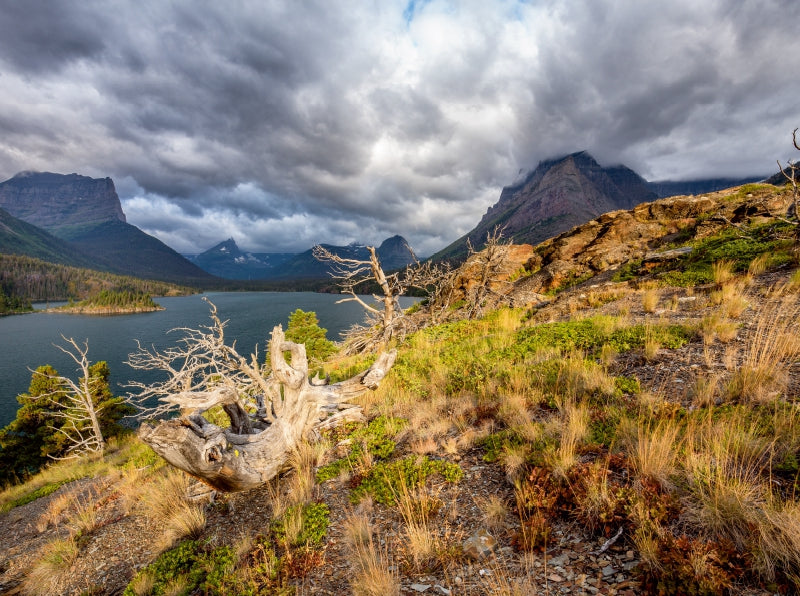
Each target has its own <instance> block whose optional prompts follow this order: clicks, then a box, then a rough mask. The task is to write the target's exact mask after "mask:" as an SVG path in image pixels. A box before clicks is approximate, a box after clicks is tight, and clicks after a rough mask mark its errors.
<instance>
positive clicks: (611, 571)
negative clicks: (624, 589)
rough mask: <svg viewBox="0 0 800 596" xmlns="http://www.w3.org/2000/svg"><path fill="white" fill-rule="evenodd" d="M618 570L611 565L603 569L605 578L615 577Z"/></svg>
mask: <svg viewBox="0 0 800 596" xmlns="http://www.w3.org/2000/svg"><path fill="white" fill-rule="evenodd" d="M615 572H616V569H614V568H613V567H612V566H611V565H607V566H606V567H603V577H609V576H610V575H614V573H615Z"/></svg>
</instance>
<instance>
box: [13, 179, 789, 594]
mask: <svg viewBox="0 0 800 596" xmlns="http://www.w3.org/2000/svg"><path fill="white" fill-rule="evenodd" d="M740 192H744V193H745V194H744V196H747V195H748V194H750V195H752V194H754V193H761V192H767V191H766V190H765V189H762V188H761V187H754V188H748V189H743V190H742V191H740ZM731 200H734V199H731ZM703 223H704V222H699V223H698V224H697V225H692V226H690V227H688V228H687V230H685V232H684V233H683V235H682V236H681V237H680V238H679V239H678V241H677V243H676V244H678V245H681V246H684V245H692V246H693V247H694V250H693V252H692V253H690V254H689V255H688V256H686V257H682V258H680V259H677V260H674V261H670V262H668V263H661V264H658V265H657V266H648V265H646V264H642V263H641V262H638V263H637V262H633V263H629V264H628V265H626V266H625V267H622V268H620V269H619V270H618V271H617V274H616V281H613V282H612V281H608V282H603V281H598V280H591V279H590V280H585V281H581V282H580V284H579V285H576V286H575V287H572V288H566V289H563V290H562V291H559V292H556V293H554V296H553V297H552V301H551V302H549V303H548V304H546V305H540V306H538V307H537V308H529V307H525V308H503V309H499V310H494V311H492V312H489V313H487V314H486V315H485V316H483V317H481V318H477V319H469V318H465V319H464V320H460V321H452V322H448V323H444V324H441V325H436V326H430V327H427V328H425V329H421V330H419V331H417V332H415V333H413V334H411V335H409V336H408V337H406V338H405V339H404V340H403V341H402V342H401V343H398V345H397V348H398V350H399V356H398V359H397V361H396V364H395V366H394V368H393V370H392V372H391V374H390V375H389V376H387V378H386V379H385V380H384V382H383V384H382V386H381V387H380V388H379V389H378V391H376V392H374V393H370V394H366V395H365V396H363V397H361V398H359V399H360V400H361V405H362V406H363V407H364V409H365V412H367V413H368V414H369V416H368V418H369V422H368V423H366V424H348V425H344V426H342V427H338V428H336V429H333V430H330V431H328V432H326V433H325V434H324V436H321V437H319V441H317V442H316V443H315V444H313V445H312V444H309V445H303V446H302V447H301V448H300V449H299V450H298V452H297V453H296V454H295V456H293V457H292V460H291V462H290V463H291V470H289V471H288V472H287V474H286V475H285V476H283V477H282V478H279V479H276V480H274V481H273V482H272V483H270V484H269V485H267V486H265V487H263V488H260V489H253V490H251V491H247V492H246V493H241V494H233V495H217V497H216V499H215V500H214V501H213V502H210V503H203V501H196V500H191V499H189V498H188V497H187V496H186V495H187V493H189V492H192V490H190V489H193V488H194V487H193V483H192V482H190V480H189V479H188V478H186V477H185V476H184V475H182V473H177V472H175V471H173V470H171V469H170V468H168V467H167V466H165V465H163V464H162V463H161V461H160V459H159V458H157V457H155V456H154V455H153V453H152V452H151V451H149V449H147V448H146V447H144V446H143V445H142V444H140V443H138V442H137V441H136V440H135V439H133V438H126V439H124V440H118V441H117V442H116V443H115V444H114V446H113V449H109V450H108V452H107V453H106V454H105V455H104V456H102V457H95V458H87V459H84V460H82V461H81V462H79V463H77V464H70V465H69V466H66V465H64V464H57V465H54V466H51V467H49V468H47V469H46V470H44V471H43V472H42V473H41V474H39V475H37V476H34V477H33V478H31V480H30V481H29V482H28V483H27V484H24V485H19V486H15V487H12V488H9V489H7V490H6V491H5V492H4V493H2V494H0V507H3V508H4V509H5V510H6V511H9V513H7V514H6V515H5V517H4V518H0V524H3V526H2V527H5V528H9V527H12V528H13V524H10V522H9V519H11V518H12V516H13V515H14V512H15V511H17V510H20V511H22V510H26V509H25V508H33V507H37V504H38V511H40V515H39V517H38V518H37V519H39V527H40V528H42V530H40V531H37V534H36V537H35V538H29V540H30V542H31V544H34V548H31V549H30V550H29V551H27V554H25V555H20V557H21V560H25V561H28V562H30V563H31V572H30V573H28V574H27V577H26V579H25V580H24V581H25V583H24V588H25V590H27V591H28V592H30V593H47V591H46V589H50V590H51V592H50V593H52V591H53V590H59V591H61V592H63V593H70V592H71V593H81V591H91V590H94V591H95V592H93V593H104V592H105V591H112V590H113V589H116V590H122V589H124V590H125V593H126V594H136V595H141V594H228V593H237V594H310V593H320V594H325V593H327V594H335V593H341V592H342V590H343V589H344V590H347V589H348V588H343V586H349V590H350V591H351V592H352V593H355V594H367V595H371V594H380V595H390V594H400V593H403V592H404V591H405V592H408V591H409V590H410V589H411V586H412V584H413V585H417V586H418V587H420V586H428V588H426V590H430V591H431V592H433V590H435V589H436V588H435V586H437V585H438V586H440V587H441V588H442V589H444V590H452V591H453V593H463V594H528V593H545V594H547V593H551V594H556V593H561V592H562V591H563V590H570V591H572V592H573V593H582V592H584V591H585V592H591V593H598V592H600V593H611V591H612V590H613V591H615V592H617V593H619V592H623V593H624V591H625V590H631V591H632V592H633V593H656V594H734V593H735V594H767V593H773V594H774V593H783V594H790V593H796V592H797V591H798V590H799V589H800V579H798V578H800V506H798V501H797V496H796V495H797V492H798V488H799V487H798V482H800V406H798V403H797V398H798V395H799V394H800V339H799V338H800V270H798V264H800V257H799V256H798V255H799V254H800V253H798V250H797V245H796V244H795V243H794V242H793V241H792V239H791V238H790V237H788V232H793V230H789V229H788V228H786V229H785V228H784V226H783V224H782V223H781V222H777V223H776V222H774V221H773V222H770V221H761V222H759V223H758V224H755V225H752V226H749V227H748V226H744V227H742V226H738V227H736V226H723V225H717V224H715V226H716V227H715V229H713V230H712V229H710V228H708V227H704V225H703ZM305 314H307V313H305ZM305 314H304V315H305ZM304 315H297V316H298V323H299V321H300V319H303V320H304V321H305V322H306V323H309V325H310V323H311V321H310V319H309V320H306V319H307V317H305V316H304ZM303 326H304V327H305V326H307V325H303ZM306 333H309V334H310V335H309V336H310V337H311V336H314V334H313V333H311V332H309V331H308V330H306ZM373 357H374V356H369V355H359V356H352V357H347V358H345V357H339V356H335V355H334V356H332V357H330V358H328V359H327V361H325V363H324V365H323V368H324V371H325V372H326V373H328V374H330V375H331V377H332V379H336V378H337V377H342V378H344V377H347V376H349V374H350V371H351V370H363V369H364V367H365V365H368V364H369V362H370V359H371V358H373ZM324 359H325V358H321V360H324ZM76 478H83V479H84V480H81V481H77V482H76V481H75V479H76ZM90 478H91V479H92V480H91V482H92V487H91V490H90V488H89V487H86V488H80V487H84V485H82V484H80V483H81V482H84V483H87V484H88V483H89V479H90ZM70 487H74V489H71V488H70ZM79 488H80V490H83V492H82V493H81V494H80V495H78V493H75V495H76V497H75V498H69V499H66V500H59V499H60V498H62V497H61V495H63V494H65V491H68V490H79ZM45 495H49V496H45ZM37 497H38V499H37ZM26 503H27V504H26ZM89 503H94V507H89V506H88V504H89ZM31 510H32V509H31ZM92 510H93V511H95V512H96V515H95V516H94V518H92V515H91V514H90V513H89V511H92ZM243 510H244V511H247V512H248V513H247V515H241V512H242V511H243ZM111 512H113V513H111ZM234 512H235V513H236V514H234ZM173 517H175V518H177V519H173ZM137 520H140V521H137ZM141 520H145V521H141ZM140 522H141V523H140ZM126 523H128V524H130V526H125V527H130V528H133V527H141V526H146V527H147V529H146V530H138V532H139V533H137V534H136V539H137V540H139V541H141V542H143V543H146V544H148V545H149V546H148V547H147V548H146V549H144V550H142V551H136V552H134V553H133V554H131V556H130V560H128V561H127V562H117V563H114V564H116V565H117V567H114V569H116V570H117V575H118V576H119V577H120V578H122V579H121V580H119V581H117V583H116V584H114V583H113V582H111V581H110V580H108V579H106V581H105V582H103V581H102V580H101V579H100V577H101V575H100V574H101V573H102V572H101V571H97V570H96V568H97V567H98V563H97V562H98V556H99V555H98V553H100V555H102V556H106V557H107V559H103V560H109V561H111V560H114V559H113V557H112V556H111V555H110V554H108V553H107V551H108V550H110V548H109V547H108V546H105V545H106V544H107V543H106V542H103V540H104V539H103V538H102V537H103V536H105V534H104V533H105V532H106V531H108V532H111V531H112V529H113V528H114V527H115V526H117V525H120V526H121V525H122V524H126ZM136 524H139V526H136ZM130 531H131V532H133V530H130ZM476 541H477V542H481V541H482V544H484V545H486V549H487V552H486V553H480V552H477V553H476V552H475V550H474V548H473V547H474V543H475V542H476ZM145 551H146V552H145ZM26 557H27V558H26ZM88 561H92V562H93V569H94V570H90V569H89V567H88V565H89V563H88ZM20 564H21V563H12V562H11V559H10V558H9V559H7V560H6V562H5V563H4V564H3V567H2V569H3V573H4V575H3V578H4V579H3V580H2V581H4V582H8V583H4V584H2V585H3V586H5V585H10V583H13V582H14V581H20V579H21V578H22V572H21V570H20V568H19V565H20ZM15 565H17V566H16V567H15ZM109 565H112V563H109ZM81 573H82V574H83V575H81ZM15 574H16V575H15ZM75 577H81V580H75V579H74V578H75ZM105 577H106V578H107V577H108V576H105ZM15 578H16V579H15ZM81 582H82V583H81ZM41 586H45V588H46V589H42V588H41ZM420 589H421V588H420ZM37 590H39V591H38V592H37ZM87 593H92V592H87ZM440 593H442V592H440Z"/></svg>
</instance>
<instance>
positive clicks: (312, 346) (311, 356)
mask: <svg viewBox="0 0 800 596" xmlns="http://www.w3.org/2000/svg"><path fill="white" fill-rule="evenodd" d="M327 332H328V330H327V329H323V328H322V327H320V326H319V320H318V319H317V313H315V312H313V311H312V312H305V311H303V310H301V309H299V308H298V309H297V310H296V311H294V312H293V313H292V314H290V315H289V328H288V329H287V330H286V339H288V340H289V341H293V342H295V343H298V344H305V346H306V356H307V357H308V361H309V364H311V365H312V366H319V365H321V364H322V363H323V362H325V361H326V360H327V359H328V358H330V357H331V356H332V355H333V354H335V353H336V352H337V350H338V348H337V347H336V344H335V343H333V342H332V341H330V340H329V339H328V338H327V337H326V334H327Z"/></svg>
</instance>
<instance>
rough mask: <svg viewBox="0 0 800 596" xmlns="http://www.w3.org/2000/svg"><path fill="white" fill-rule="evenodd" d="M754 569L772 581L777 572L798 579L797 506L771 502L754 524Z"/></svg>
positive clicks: (799, 514) (799, 539)
mask: <svg viewBox="0 0 800 596" xmlns="http://www.w3.org/2000/svg"><path fill="white" fill-rule="evenodd" d="M756 532H757V535H756V537H755V538H756V543H757V546H756V548H755V552H754V554H755V567H756V569H757V570H758V571H759V573H760V574H761V575H762V576H763V577H765V578H767V579H768V580H770V581H772V580H774V579H775V577H776V571H777V569H782V570H784V572H786V573H787V575H790V576H794V577H796V578H797V577H800V504H798V503H796V502H786V503H770V505H768V506H767V507H765V508H764V510H763V515H762V516H761V517H760V518H759V519H758V521H757V523H756Z"/></svg>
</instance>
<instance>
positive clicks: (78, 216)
mask: <svg viewBox="0 0 800 596" xmlns="http://www.w3.org/2000/svg"><path fill="white" fill-rule="evenodd" d="M757 179H758V178H754V177H750V178H745V179H729V178H728V179H720V178H717V179H708V180H693V181H683V182H672V181H659V182H647V181H646V180H644V178H642V177H641V176H639V175H638V174H637V173H636V172H634V171H633V170H631V169H630V168H628V167H626V166H624V165H617V166H612V167H602V166H600V165H599V164H598V163H597V161H596V160H595V159H594V158H593V157H592V156H591V155H590V154H589V153H587V152H586V151H581V152H577V153H572V154H569V155H566V156H562V157H558V158H554V159H548V160H544V161H542V162H540V163H539V164H538V165H537V166H536V168H534V169H533V170H531V171H529V172H527V173H525V174H524V175H521V176H520V177H519V178H518V179H517V180H516V181H515V182H513V183H512V184H511V185H510V186H507V187H505V188H503V190H502V192H501V193H500V198H499V200H498V201H497V203H495V204H494V205H493V206H491V207H490V208H489V209H488V211H487V212H486V214H485V215H484V216H483V218H482V219H481V220H480V222H478V224H477V226H476V227H475V228H474V229H473V230H471V231H470V232H469V233H467V234H465V235H464V236H462V237H461V238H459V239H458V240H456V241H455V242H453V243H452V244H450V245H449V246H448V247H446V248H444V249H443V250H441V251H439V252H438V253H436V254H435V255H433V257H431V258H432V259H433V260H451V261H461V260H463V259H464V258H465V257H466V256H467V254H468V250H469V249H468V247H469V246H470V245H471V246H472V247H473V248H474V249H479V248H481V246H482V245H483V244H484V243H485V241H486V238H487V234H491V233H492V232H493V231H494V230H495V229H497V230H502V234H503V236H504V237H505V238H506V239H510V240H512V241H514V242H516V243H527V244H537V243H539V242H541V241H543V240H546V239H548V238H551V237H554V236H557V235H558V234H560V233H563V232H565V231H568V230H570V229H572V228H573V227H575V226H578V225H581V224H584V223H586V222H587V221H590V220H592V219H594V218H596V217H598V216H600V215H601V214H603V213H606V212H609V211H615V210H619V209H630V208H632V207H634V206H636V205H638V204H640V203H643V202H648V201H652V200H654V199H656V198H658V197H661V196H670V195H673V194H702V193H707V192H712V191H715V190H718V189H721V188H727V187H730V186H735V185H738V184H743V183H745V182H751V181H754V180H757ZM323 246H325V248H327V249H328V250H330V251H331V252H333V253H335V254H338V255H340V256H343V257H347V258H356V259H360V260H361V259H366V258H367V251H366V249H365V247H364V246H363V245H359V244H351V245H348V246H333V245H323ZM0 252H3V253H7V254H21V255H27V256H32V257H36V258H39V259H42V260H45V261H49V262H54V263H60V264H65V265H72V266H77V267H84V268H92V269H97V270H100V271H107V272H112V273H118V274H123V275H132V276H135V277H140V278H145V279H154V280H161V281H169V282H176V283H181V284H185V285H193V286H195V287H220V284H223V283H226V282H225V281H224V280H237V281H240V282H242V283H246V282H245V281H244V280H269V281H273V282H280V283H291V282H292V281H298V280H312V279H320V280H324V279H328V278H329V271H330V269H329V266H328V265H327V264H325V263H321V262H319V261H317V260H316V259H315V258H314V257H313V255H312V250H311V249H309V250H307V251H305V252H302V253H289V252H280V253H254V252H246V251H242V250H241V249H240V248H239V247H238V246H237V244H236V242H235V241H234V240H233V239H232V238H230V239H228V240H225V241H223V242H220V243H219V244H217V245H216V246H214V247H212V248H210V249H208V250H207V251H205V252H203V253H201V254H199V255H192V256H189V257H188V258H187V257H185V256H183V255H180V254H178V253H177V252H176V251H174V250H173V249H172V248H170V247H169V246H167V245H166V244H164V243H163V242H161V241H160V240H158V239H157V238H154V237H153V236H150V235H148V234H146V233H145V232H143V231H142V230H140V229H139V228H137V227H136V226H133V225H131V224H129V223H128V222H127V221H126V217H125V213H124V212H123V210H122V205H121V203H120V200H119V196H118V195H117V193H116V190H115V187H114V182H113V181H112V180H111V178H90V177H87V176H82V175H79V174H68V175H64V174H55V173H51V172H21V173H19V174H17V175H16V176H14V177H13V178H11V179H9V180H6V181H5V182H0ZM378 255H379V257H380V259H381V263H382V265H383V267H384V269H385V270H387V271H391V270H395V269H400V268H402V267H405V266H406V265H408V264H410V263H412V262H414V260H415V256H414V253H413V251H412V250H411V248H410V246H409V244H408V242H407V241H406V240H405V239H404V238H403V237H402V236H393V237H391V238H387V239H386V240H385V241H384V242H383V243H382V244H381V245H380V247H379V248H378ZM286 287H288V286H286Z"/></svg>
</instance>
